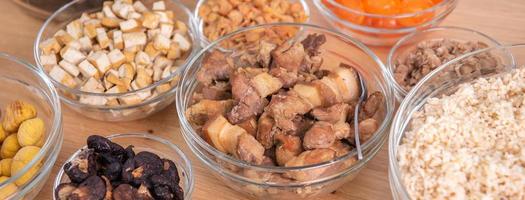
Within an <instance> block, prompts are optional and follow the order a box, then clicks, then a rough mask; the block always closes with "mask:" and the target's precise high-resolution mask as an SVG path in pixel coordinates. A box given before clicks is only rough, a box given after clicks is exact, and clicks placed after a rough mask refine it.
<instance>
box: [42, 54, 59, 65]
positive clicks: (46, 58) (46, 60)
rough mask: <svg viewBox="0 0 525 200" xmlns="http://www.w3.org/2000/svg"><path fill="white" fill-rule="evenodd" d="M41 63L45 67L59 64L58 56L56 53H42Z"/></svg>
mask: <svg viewBox="0 0 525 200" xmlns="http://www.w3.org/2000/svg"><path fill="white" fill-rule="evenodd" d="M40 64H41V65H42V66H44V67H49V66H54V65H56V64H57V56H56V55H55V54H47V55H46V54H42V55H40Z"/></svg>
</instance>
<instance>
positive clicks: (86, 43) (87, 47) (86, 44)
mask: <svg viewBox="0 0 525 200" xmlns="http://www.w3.org/2000/svg"><path fill="white" fill-rule="evenodd" d="M78 42H79V43H80V50H81V51H84V52H89V51H91V50H92V49H93V44H91V39H89V37H88V36H84V37H81V38H80V39H78Z"/></svg>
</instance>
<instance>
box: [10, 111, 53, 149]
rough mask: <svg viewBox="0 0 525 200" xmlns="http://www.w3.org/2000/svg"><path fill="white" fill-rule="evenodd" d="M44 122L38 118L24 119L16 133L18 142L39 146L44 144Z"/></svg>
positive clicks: (22, 144) (23, 144)
mask: <svg viewBox="0 0 525 200" xmlns="http://www.w3.org/2000/svg"><path fill="white" fill-rule="evenodd" d="M45 131H46V130H45V124H44V120H42V119H40V118H33V119H28V120H26V121H24V122H23V123H22V124H21V125H20V128H19V129H18V134H16V136H17V139H18V143H19V144H20V145H21V146H39V147H41V146H42V145H43V144H44V139H45V137H44V136H45Z"/></svg>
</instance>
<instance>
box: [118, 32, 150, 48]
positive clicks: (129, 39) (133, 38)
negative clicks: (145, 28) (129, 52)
mask: <svg viewBox="0 0 525 200" xmlns="http://www.w3.org/2000/svg"><path fill="white" fill-rule="evenodd" d="M122 39H124V47H125V48H131V47H135V46H142V45H146V42H147V38H146V33H143V32H131V33H124V34H122Z"/></svg>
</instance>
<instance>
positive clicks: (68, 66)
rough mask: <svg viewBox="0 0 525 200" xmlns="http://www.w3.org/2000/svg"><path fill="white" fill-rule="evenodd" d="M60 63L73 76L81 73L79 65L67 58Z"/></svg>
mask: <svg viewBox="0 0 525 200" xmlns="http://www.w3.org/2000/svg"><path fill="white" fill-rule="evenodd" d="M58 65H60V67H62V69H64V70H66V72H67V73H69V74H71V75H72V76H73V77H77V76H78V75H79V74H80V71H79V70H78V68H77V66H76V65H74V64H72V63H70V62H68V61H66V60H61V61H60V62H59V63H58Z"/></svg>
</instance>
